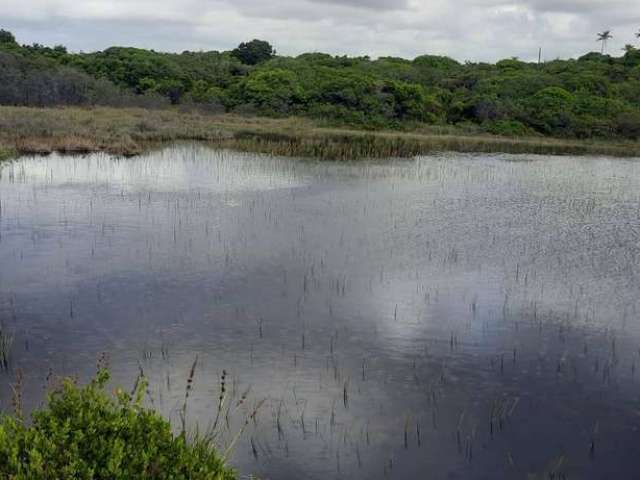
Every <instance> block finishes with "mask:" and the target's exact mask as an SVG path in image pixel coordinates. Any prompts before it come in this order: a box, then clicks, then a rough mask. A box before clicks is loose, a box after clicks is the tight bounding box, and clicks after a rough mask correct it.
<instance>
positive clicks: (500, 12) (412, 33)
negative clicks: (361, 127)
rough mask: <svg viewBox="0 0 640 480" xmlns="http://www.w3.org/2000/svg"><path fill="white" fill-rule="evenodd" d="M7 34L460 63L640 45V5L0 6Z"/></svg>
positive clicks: (249, 2)
mask: <svg viewBox="0 0 640 480" xmlns="http://www.w3.org/2000/svg"><path fill="white" fill-rule="evenodd" d="M0 28H4V29H6V30H10V31H12V32H13V33H14V34H15V35H16V37H17V39H18V41H19V42H20V43H34V42H37V43H41V44H44V45H54V44H62V45H65V46H67V47H68V48H69V49H70V50H73V51H85V52H87V51H94V50H102V49H104V48H107V47H109V46H113V45H118V46H136V47H142V48H152V49H155V50H158V51H175V52H181V51H183V50H192V51H195V50H229V49H232V48H234V47H235V46H236V45H237V44H238V43H240V42H242V41H246V40H251V39H253V38H260V39H264V40H267V41H269V42H271V43H272V44H273V45H274V47H275V48H276V50H277V51H278V53H280V54H282V55H297V54H300V53H303V52H312V51H321V52H327V53H332V54H336V55H369V56H371V57H373V58H375V57H379V56H399V57H405V58H414V57H416V56H418V55H421V54H425V53H429V54H436V55H448V56H451V57H453V58H455V59H457V60H459V61H466V60H469V61H495V60H497V59H501V58H509V57H518V58H521V59H523V60H534V59H537V56H538V48H540V47H542V49H543V58H544V59H546V60H552V59H554V58H567V57H576V56H580V55H582V54H584V53H587V52H589V51H594V50H599V49H600V46H599V44H598V43H597V42H596V33H597V32H600V31H603V30H611V31H612V32H613V37H614V38H613V40H611V41H610V42H609V45H608V50H609V53H611V54H615V55H618V54H620V53H621V49H622V47H623V46H624V45H625V44H628V43H633V44H636V45H638V44H640V39H637V38H635V35H634V34H635V33H636V32H638V31H639V30H640V0H514V1H506V0H0Z"/></svg>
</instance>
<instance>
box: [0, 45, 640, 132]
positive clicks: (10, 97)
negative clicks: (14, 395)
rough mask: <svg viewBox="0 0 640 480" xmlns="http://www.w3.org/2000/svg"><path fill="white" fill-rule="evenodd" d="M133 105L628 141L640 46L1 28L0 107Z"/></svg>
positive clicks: (638, 115) (636, 106)
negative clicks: (479, 54)
mask: <svg viewBox="0 0 640 480" xmlns="http://www.w3.org/2000/svg"><path fill="white" fill-rule="evenodd" d="M133 102H141V103H142V104H145V102H146V104H147V105H153V106H161V105H162V104H163V103H165V104H166V103H171V104H180V105H186V106H197V107H198V108H200V109H203V110H208V111H214V112H224V111H227V112H237V113H243V114H258V115H268V116H274V117H279V116H290V115H302V116H308V117H311V118H316V119H322V120H323V121H325V122H330V123H332V124H335V125H352V126H358V127H364V128H400V129H409V128H413V127H416V126H417V125H420V124H430V125H462V126H473V128H477V129H480V130H482V131H486V132H489V133H494V134H498V135H506V136H531V135H546V136H557V137H573V138H616V137H617V138H628V139H637V138H639V137H640V50H638V49H636V48H633V47H632V46H628V47H627V48H626V50H625V52H624V55H622V56H620V57H613V56H610V55H604V54H601V53H589V54H587V55H584V56H583V57H581V58H578V59H570V60H554V61H551V62H546V63H543V64H540V65H539V64H537V63H527V62H522V61H520V60H518V59H506V60H502V61H499V62H497V63H496V64H487V63H466V64H461V63H459V62H457V61H455V60H453V59H451V58H447V57H439V56H432V55H423V56H420V57H417V58H415V59H413V60H406V59H402V58H391V57H384V58H378V59H376V60H372V59H370V58H368V57H358V58H350V57H335V56H331V55H327V54H323V53H308V54H303V55H300V56H298V57H285V56H277V55H275V51H274V50H273V49H272V47H271V46H270V45H269V44H268V43H266V42H262V41H259V40H254V41H252V42H248V43H245V44H242V45H240V46H239V47H238V48H237V49H235V50H233V51H231V52H189V51H185V52H182V53H180V54H175V53H159V52H155V51H153V50H142V49H137V48H122V47H112V48H108V49H106V50H104V51H102V52H95V53H69V52H68V51H67V50H66V49H65V48H64V47H61V46H57V47H52V48H50V47H44V46H41V45H37V44H36V45H30V46H27V45H25V46H21V45H19V44H18V43H17V42H16V41H15V39H14V38H13V36H12V35H11V34H10V33H9V32H3V33H2V34H0V104H5V105H50V104H75V105H83V104H105V105H116V106H119V105H122V104H129V103H133Z"/></svg>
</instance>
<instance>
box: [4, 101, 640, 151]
mask: <svg viewBox="0 0 640 480" xmlns="http://www.w3.org/2000/svg"><path fill="white" fill-rule="evenodd" d="M179 141H203V142H209V143H211V144H212V145H213V146H217V147H221V148H230V149H236V150H242V151H251V152H258V153H266V154H271V155H281V156H298V157H311V158H319V159H334V160H353V159H360V158H388V157H412V156H415V155H421V154H429V153H433V152H441V151H457V152H480V153H493V152H496V153H497V152H501V153H532V154H549V155H551V154H552V155H568V154H574V155H575V154H578V155H580V154H601V155H610V156H622V157H624V156H638V155H640V143H638V142H617V143H614V142H602V141H600V142H591V141H578V140H561V139H551V138H541V137H531V138H511V137H498V136H493V135H488V134H479V133H477V132H472V131H466V130H462V129H460V130H456V129H454V128H453V127H449V128H446V129H436V128H426V127H422V128H419V129H416V130H414V131H411V132H406V131H403V132H401V131H359V130H352V129H342V128H335V127H334V128H329V127H321V126H319V124H317V123H314V122H313V121H311V120H309V119H301V118H284V119H272V118H250V117H242V116H238V115H229V114H225V115H205V114H201V113H197V112H196V113H194V112H191V113H185V112H179V111H177V110H153V111H151V110H143V109H116V108H104V107H100V108H91V109H89V108H84V109H83V108H48V109H38V108H28V107H6V106H5V107H0V159H7V158H11V157H14V156H16V155H20V154H47V153H51V152H54V151H56V152H62V153H71V154H84V153H90V152H96V151H104V152H108V153H112V154H115V155H122V156H133V155H139V154H141V153H144V152H147V151H149V150H152V149H154V148H158V147H160V146H161V145H163V144H166V143H168V142H179Z"/></svg>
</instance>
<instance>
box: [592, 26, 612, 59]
mask: <svg viewBox="0 0 640 480" xmlns="http://www.w3.org/2000/svg"><path fill="white" fill-rule="evenodd" d="M612 38H613V35H611V30H605V31H604V32H601V33H598V39H597V40H596V41H597V42H602V49H601V51H600V53H602V54H604V52H605V50H606V49H607V40H611V39H612Z"/></svg>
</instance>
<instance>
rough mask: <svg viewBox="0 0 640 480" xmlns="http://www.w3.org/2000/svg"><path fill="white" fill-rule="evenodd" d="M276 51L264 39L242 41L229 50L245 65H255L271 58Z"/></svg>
mask: <svg viewBox="0 0 640 480" xmlns="http://www.w3.org/2000/svg"><path fill="white" fill-rule="evenodd" d="M275 54H276V51H275V50H274V49H273V47H272V46H271V44H270V43H269V42H265V41H264V40H257V39H254V40H251V41H250V42H243V43H241V44H240V45H238V47H237V48H235V49H234V50H232V51H231V55H232V56H233V57H235V58H237V59H238V60H240V61H241V62H242V63H244V64H246V65H257V64H259V63H262V62H266V61H267V60H269V59H270V58H273V57H274V56H275Z"/></svg>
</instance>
